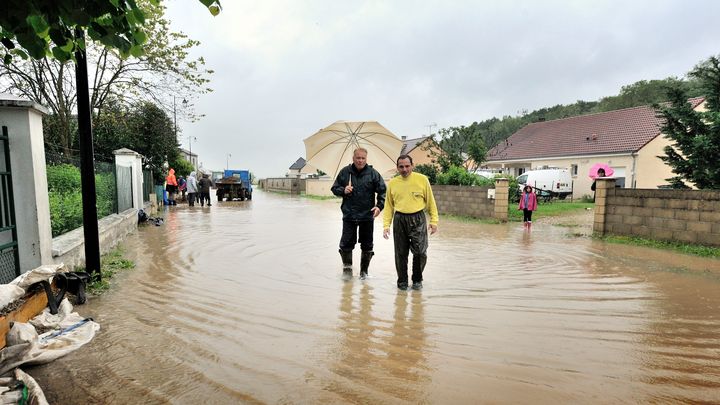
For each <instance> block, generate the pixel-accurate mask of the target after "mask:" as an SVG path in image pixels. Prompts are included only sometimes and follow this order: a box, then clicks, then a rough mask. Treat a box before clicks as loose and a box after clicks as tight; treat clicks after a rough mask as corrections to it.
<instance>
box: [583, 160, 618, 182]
mask: <svg viewBox="0 0 720 405" xmlns="http://www.w3.org/2000/svg"><path fill="white" fill-rule="evenodd" d="M600 169H603V170H605V177H610V176H612V175H613V174H615V170H613V168H612V167H610V166H608V165H606V164H605V163H595V164H594V165H592V167H591V168H590V173H588V175H589V176H590V178H591V179H597V178H598V177H599V176H598V170H600Z"/></svg>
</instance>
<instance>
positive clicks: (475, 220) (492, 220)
mask: <svg viewBox="0 0 720 405" xmlns="http://www.w3.org/2000/svg"><path fill="white" fill-rule="evenodd" d="M440 217H441V218H444V219H449V220H452V221H457V222H463V223H471V224H499V223H501V221H500V220H498V219H495V218H475V217H469V216H466V215H453V214H440Z"/></svg>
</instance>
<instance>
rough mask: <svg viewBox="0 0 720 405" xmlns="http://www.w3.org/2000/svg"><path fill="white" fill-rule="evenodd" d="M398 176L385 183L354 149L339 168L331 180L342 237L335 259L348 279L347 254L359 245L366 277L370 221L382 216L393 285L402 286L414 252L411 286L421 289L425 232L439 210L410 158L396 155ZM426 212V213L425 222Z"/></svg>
mask: <svg viewBox="0 0 720 405" xmlns="http://www.w3.org/2000/svg"><path fill="white" fill-rule="evenodd" d="M396 163H397V170H398V173H399V174H400V175H399V176H396V177H394V178H393V179H391V180H390V181H389V182H388V184H387V186H386V185H385V181H384V180H383V178H382V176H381V175H380V173H378V172H377V170H375V169H374V168H373V167H372V166H370V165H368V164H367V150H366V149H364V148H357V149H355V151H354V152H353V163H351V164H350V165H348V166H346V167H344V168H342V169H341V170H340V172H339V173H338V175H337V177H336V178H335V182H334V183H333V185H332V187H331V191H332V193H333V194H335V195H336V196H338V197H342V199H343V201H342V205H341V210H342V213H343V227H342V235H341V236H340V249H339V252H340V258H341V260H342V263H343V275H344V276H345V277H348V278H349V277H352V258H353V256H352V252H353V249H354V248H355V245H356V244H357V243H358V241H359V243H360V250H361V253H360V279H365V278H366V277H367V275H368V268H369V266H370V260H371V259H372V257H373V256H374V255H375V253H374V251H373V246H374V245H373V229H374V220H375V218H377V217H378V216H379V215H380V212H381V211H383V209H384V210H385V212H384V214H383V237H384V238H385V239H388V238H389V235H390V225H393V241H394V245H395V270H396V272H397V287H398V288H399V289H401V290H407V289H408V287H409V282H408V258H409V254H410V252H412V254H413V261H412V278H411V280H412V289H414V290H420V289H422V281H423V270H424V269H425V264H426V263H427V248H428V230H429V231H430V233H431V234H434V233H436V232H437V230H438V220H439V216H438V210H437V206H436V204H435V197H434V196H433V192H432V188H431V187H430V181H429V180H428V178H427V177H426V176H425V175H422V174H420V173H414V172H413V169H414V168H415V166H414V165H413V161H412V157H410V156H409V155H400V156H399V157H398V158H397V161H396ZM425 211H427V213H428V215H429V216H430V224H429V225H428V223H427V219H426V218H425Z"/></svg>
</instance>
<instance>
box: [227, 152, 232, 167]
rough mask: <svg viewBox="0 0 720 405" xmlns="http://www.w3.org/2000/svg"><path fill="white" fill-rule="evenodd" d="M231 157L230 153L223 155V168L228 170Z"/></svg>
mask: <svg viewBox="0 0 720 405" xmlns="http://www.w3.org/2000/svg"><path fill="white" fill-rule="evenodd" d="M231 157H232V155H231V154H229V153H228V154H227V156H226V157H225V170H230V158H231Z"/></svg>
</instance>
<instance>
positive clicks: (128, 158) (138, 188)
mask: <svg viewBox="0 0 720 405" xmlns="http://www.w3.org/2000/svg"><path fill="white" fill-rule="evenodd" d="M113 154H114V155H115V166H123V167H131V168H132V196H133V201H132V206H133V208H135V209H136V210H139V209H142V207H143V182H144V180H143V172H142V157H143V156H142V155H141V154H139V153H137V152H135V151H134V150H130V149H127V148H122V149H118V150H115V151H113Z"/></svg>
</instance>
